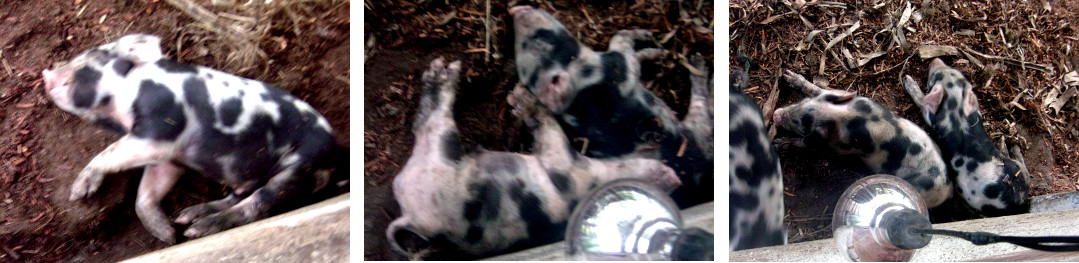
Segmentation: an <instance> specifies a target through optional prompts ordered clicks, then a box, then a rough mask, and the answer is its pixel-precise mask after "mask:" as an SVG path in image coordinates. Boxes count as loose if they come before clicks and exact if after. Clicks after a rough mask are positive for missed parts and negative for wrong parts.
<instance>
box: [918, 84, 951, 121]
mask: <svg viewBox="0 0 1079 263" xmlns="http://www.w3.org/2000/svg"><path fill="white" fill-rule="evenodd" d="M943 85H944V84H942V83H937V84H935V85H933V87H932V88H931V89H930V91H929V94H925V97H924V98H922V104H925V107H926V108H927V109H928V110H929V112H930V113H932V114H937V109H939V108H940V102H941V101H944V94H945V93H946V92H945V91H944V87H942V86H943Z"/></svg>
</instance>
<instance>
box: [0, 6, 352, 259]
mask: <svg viewBox="0 0 1079 263" xmlns="http://www.w3.org/2000/svg"><path fill="white" fill-rule="evenodd" d="M210 9H211V10H213V9H212V8H210ZM317 11H318V12H319V13H320V14H322V15H324V16H323V17H320V19H319V20H318V21H317V23H315V24H317V25H316V26H314V27H312V28H303V30H300V31H299V32H295V31H284V30H280V31H272V32H271V33H270V34H271V36H272V37H280V38H279V39H277V40H276V41H275V42H267V43H260V46H261V47H262V49H263V50H265V51H266V53H267V55H268V62H269V64H267V65H268V66H256V69H260V70H251V71H249V72H245V73H241V74H238V75H240V76H244V77H248V78H254V79H258V80H262V81H266V82H267V83H270V84H273V85H275V86H278V87H280V88H281V89H283V90H286V91H288V92H290V93H291V94H293V95H295V96H296V97H298V98H300V99H303V100H305V101H307V102H308V103H310V104H311V105H312V106H313V107H314V108H315V109H317V110H319V112H321V113H322V114H323V115H325V116H326V117H327V118H328V119H329V120H330V123H331V125H332V126H333V128H334V129H335V132H336V133H337V139H338V141H339V144H341V145H348V143H349V140H350V138H349V135H348V134H349V117H350V116H349V103H350V102H349V100H348V97H349V96H348V94H349V87H348V86H349V83H348V76H349V68H350V65H349V61H348V55H349V41H348V39H349V35H350V32H349V29H348V24H349V13H348V4H347V3H346V4H344V5H337V6H336V7H334V8H332V9H317ZM191 23H193V21H192V19H191V18H189V17H188V16H186V15H184V13H182V12H180V11H179V10H176V9H174V8H173V7H172V6H170V5H168V4H166V3H165V2H163V1H162V2H158V1H156V0H155V1H135V0H128V1H78V0H77V1H8V2H6V3H4V4H2V5H0V28H3V30H0V262H55V261H73V262H111V261H117V260H122V259H125V258H129V257H132V256H135V255H139V254H142V253H145V252H148V251H151V250H155V249H160V248H163V247H166V244H165V243H163V242H161V241H159V240H157V239H155V238H154V237H152V236H151V235H150V234H149V232H147V231H146V230H145V229H144V228H143V227H142V224H141V223H140V222H139V221H138V219H137V217H136V216H135V215H134V199H135V189H136V186H137V184H138V180H139V178H140V175H141V170H140V169H135V170H132V171H128V172H124V173H119V174H114V175H110V176H109V177H107V179H106V180H105V183H104V184H103V186H102V189H100V190H99V191H98V193H97V194H95V195H94V196H92V197H91V198H89V199H88V200H84V201H76V202H71V201H67V196H68V193H69V190H70V186H71V183H72V182H73V180H74V178H75V174H77V173H78V172H79V171H80V170H81V169H82V168H83V166H84V165H86V163H87V162H89V160H90V159H91V158H93V156H94V155H96V154H97V153H98V152H99V151H101V150H102V149H104V148H105V147H106V146H107V145H108V144H109V143H111V142H112V141H114V140H116V139H117V138H119V136H118V135H117V134H114V133H112V132H110V131H107V130H105V129H102V128H100V127H97V126H94V125H92V124H90V123H89V122H86V121H83V120H80V119H78V118H77V117H76V116H73V115H71V114H68V113H66V112H63V111H61V110H60V109H59V108H57V107H56V106H54V105H52V103H51V102H49V101H48V100H47V99H46V98H45V96H44V91H43V88H42V87H43V84H42V81H41V76H40V72H41V71H42V70H44V69H46V68H50V67H52V65H53V64H54V63H58V62H64V61H67V60H69V59H71V58H73V57H74V56H75V55H77V54H79V53H81V52H82V51H84V50H86V49H88V48H91V47H94V46H97V45H100V44H103V43H107V42H110V41H113V40H115V39H116V38H118V37H120V36H122V35H125V34H128V33H136V32H138V33H150V34H155V35H158V36H161V37H162V39H163V41H162V44H163V46H164V47H163V49H164V50H165V51H166V55H167V56H169V57H171V58H175V59H178V60H180V61H183V62H187V63H194V64H200V65H204V66H208V67H213V68H218V69H221V70H224V71H227V72H238V69H239V68H241V67H239V66H233V67H226V66H225V65H227V63H226V61H225V58H226V54H224V52H222V51H216V50H213V49H206V48H205V46H203V45H202V44H203V43H201V42H200V41H197V40H192V37H191V35H187V36H186V37H184V38H181V34H180V32H181V30H180V29H181V28H184V27H185V26H188V25H190V24H191ZM178 39H180V41H177V40H178ZM177 42H180V43H181V44H182V47H184V49H183V50H177V49H176V47H177V45H176V44H177ZM177 54H179V55H177ZM251 72H253V73H251ZM224 193H225V188H224V187H223V186H221V185H219V184H216V183H214V182H210V181H207V180H205V179H202V178H201V177H200V176H199V175H198V174H195V173H188V174H186V175H185V176H184V178H183V179H181V180H180V183H179V184H178V185H177V187H176V188H175V189H174V190H173V192H172V193H171V194H170V195H169V196H168V197H167V198H166V199H165V201H164V202H163V204H162V205H163V208H164V209H165V210H166V212H167V213H172V212H177V211H179V210H180V209H182V208H183V207H186V206H189V205H194V204H198V203H201V202H205V201H210V200H215V199H218V198H221V197H223V196H224ZM312 201H314V200H312ZM181 231H182V230H181Z"/></svg>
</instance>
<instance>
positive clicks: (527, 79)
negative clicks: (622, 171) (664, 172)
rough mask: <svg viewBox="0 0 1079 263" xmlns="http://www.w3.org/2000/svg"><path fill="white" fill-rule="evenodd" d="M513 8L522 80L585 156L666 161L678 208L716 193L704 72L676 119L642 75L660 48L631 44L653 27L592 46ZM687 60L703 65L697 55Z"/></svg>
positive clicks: (539, 15) (547, 18)
mask: <svg viewBox="0 0 1079 263" xmlns="http://www.w3.org/2000/svg"><path fill="white" fill-rule="evenodd" d="M510 13H511V14H512V15H513V23H514V26H513V29H514V30H515V48H516V50H515V52H516V57H515V61H514V63H515V64H516V66H517V73H518V76H519V78H520V82H521V83H522V84H523V85H525V87H527V88H528V90H529V91H531V92H532V93H533V94H536V97H537V98H538V100H539V102H540V103H542V104H543V105H544V106H546V107H547V108H549V109H550V110H551V111H552V112H554V114H555V115H556V116H557V117H558V119H559V121H560V124H562V125H563V127H564V128H565V132H566V133H567V135H568V136H569V137H570V138H574V139H577V138H583V139H584V142H585V143H584V147H583V149H582V150H583V151H584V152H585V154H586V155H588V156H591V157H598V158H609V157H623V156H644V157H648V158H653V159H659V160H663V161H664V162H665V163H667V164H668V165H670V166H671V168H673V169H674V170H675V171H677V172H678V175H679V177H681V178H682V183H683V187H682V188H679V189H677V190H675V192H674V193H673V194H672V197H673V199H674V200H675V202H676V203H677V204H678V205H679V206H680V207H688V206H692V205H696V204H700V203H704V202H708V201H711V200H712V199H714V194H713V192H714V191H713V189H714V182H713V181H714V177H713V172H714V171H713V165H714V164H713V161H712V129H713V127H712V126H713V117H712V112H711V108H712V107H711V101H710V99H709V98H710V97H711V90H712V89H711V85H710V84H709V82H708V81H707V77H706V76H697V77H703V78H704V81H692V83H693V85H694V86H693V88H692V89H691V98H690V106H689V110H688V111H687V113H686V116H685V117H684V119H683V120H682V121H679V120H678V118H677V117H676V116H675V113H674V111H672V110H671V109H670V108H669V107H668V106H667V105H666V104H665V103H664V102H663V101H662V100H660V99H659V98H658V97H656V96H655V94H652V92H650V91H648V90H647V89H646V88H645V87H644V85H643V84H641V81H640V75H641V72H640V70H641V66H640V60H641V59H655V58H658V57H661V56H662V55H663V54H665V51H663V50H660V49H655V48H645V49H641V50H636V49H635V48H634V42H636V41H643V40H649V39H651V37H652V33H651V32H649V31H647V30H643V29H636V30H621V31H618V32H617V33H616V34H615V35H614V36H613V37H611V41H610V44H609V45H608V48H607V51H606V52H597V51H593V50H592V49H591V48H589V47H587V46H585V45H582V44H581V43H579V42H578V41H577V39H575V38H573V33H571V32H570V31H569V30H567V29H566V27H565V26H563V25H562V23H560V22H559V21H558V20H556V19H555V18H554V17H553V16H552V15H551V14H550V13H547V12H546V11H543V10H540V9H536V8H533V7H530V6H515V7H513V8H511V9H510ZM690 60H691V61H690V62H691V63H692V64H694V67H696V68H698V69H704V68H706V67H705V61H704V59H703V58H702V57H699V56H698V57H694V58H691V59H690ZM702 71H703V72H706V73H705V75H707V72H708V71H707V70H702Z"/></svg>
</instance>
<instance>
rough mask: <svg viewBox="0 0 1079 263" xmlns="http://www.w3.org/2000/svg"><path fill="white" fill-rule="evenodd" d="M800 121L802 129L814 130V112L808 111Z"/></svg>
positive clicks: (805, 130) (806, 130)
mask: <svg viewBox="0 0 1079 263" xmlns="http://www.w3.org/2000/svg"><path fill="white" fill-rule="evenodd" d="M799 121H801V122H802V131H804V132H812V131H813V115H812V114H808V113H806V114H804V115H802V119H801V120H799Z"/></svg>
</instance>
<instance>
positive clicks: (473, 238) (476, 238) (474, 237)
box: [465, 225, 483, 244]
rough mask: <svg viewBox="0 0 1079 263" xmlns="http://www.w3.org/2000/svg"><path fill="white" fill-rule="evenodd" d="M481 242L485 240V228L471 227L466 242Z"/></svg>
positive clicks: (466, 235)
mask: <svg viewBox="0 0 1079 263" xmlns="http://www.w3.org/2000/svg"><path fill="white" fill-rule="evenodd" d="M481 240H483V227H482V226H479V225H471V226H469V227H468V232H467V233H466V234H465V241H468V243H473V244H475V243H477V242H480V241H481Z"/></svg>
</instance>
